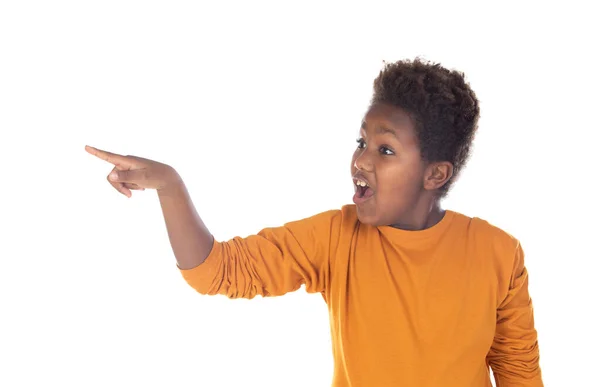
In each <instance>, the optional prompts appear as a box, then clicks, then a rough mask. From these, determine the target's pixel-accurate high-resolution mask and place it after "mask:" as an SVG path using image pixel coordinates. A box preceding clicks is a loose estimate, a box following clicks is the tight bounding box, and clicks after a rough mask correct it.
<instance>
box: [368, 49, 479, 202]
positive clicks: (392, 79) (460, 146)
mask: <svg viewBox="0 0 600 387" xmlns="http://www.w3.org/2000/svg"><path fill="white" fill-rule="evenodd" d="M375 103H384V104H389V105H393V106H396V107H399V108H401V109H403V110H404V111H406V112H407V113H408V114H409V115H410V116H411V117H412V119H413V123H414V125H415V129H416V132H417V136H418V138H419V145H420V150H421V156H422V158H423V160H425V161H428V162H436V161H449V162H451V163H452V165H453V167H454V174H453V176H452V178H451V179H450V180H448V182H446V184H444V186H443V187H441V188H440V190H439V191H440V192H439V193H440V196H441V197H443V196H445V195H446V194H447V193H448V191H449V189H450V187H451V186H452V184H453V182H454V181H455V180H456V178H457V177H458V175H459V173H460V171H461V170H462V168H463V166H464V165H465V163H466V162H467V159H468V157H469V152H470V148H471V144H472V142H473V138H474V135H475V132H476V130H477V122H478V120H479V101H478V100H477V97H476V96H475V93H474V92H473V90H471V87H470V86H469V84H468V83H467V82H466V81H465V76H464V73H461V72H458V71H455V70H448V69H446V68H444V67H442V66H441V65H440V64H439V63H432V62H428V61H424V60H421V59H420V58H417V59H414V60H401V61H398V62H394V63H385V64H384V67H383V69H382V70H381V72H380V73H379V76H378V77H377V78H376V79H375V81H374V82H373V98H372V99H371V104H375Z"/></svg>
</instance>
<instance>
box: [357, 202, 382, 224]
mask: <svg viewBox="0 0 600 387" xmlns="http://www.w3.org/2000/svg"><path fill="white" fill-rule="evenodd" d="M365 210H366V211H365ZM356 216H357V218H358V220H359V222H361V223H362V224H366V225H369V226H373V227H377V226H381V224H380V223H381V220H380V219H379V216H377V212H376V211H375V209H365V208H364V207H361V206H356Z"/></svg>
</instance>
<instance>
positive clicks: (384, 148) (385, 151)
mask: <svg viewBox="0 0 600 387" xmlns="http://www.w3.org/2000/svg"><path fill="white" fill-rule="evenodd" d="M379 152H381V153H382V154H384V155H386V156H392V155H394V151H393V150H391V149H390V148H388V147H387V146H382V147H380V148H379Z"/></svg>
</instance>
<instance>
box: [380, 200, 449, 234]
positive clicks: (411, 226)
mask: <svg viewBox="0 0 600 387" xmlns="http://www.w3.org/2000/svg"><path fill="white" fill-rule="evenodd" d="M423 199H424V200H420V201H418V202H417V203H415V205H414V206H413V207H412V210H410V211H407V212H406V213H405V214H404V215H403V216H402V218H401V219H399V220H398V222H396V223H394V224H392V225H391V226H392V227H395V228H399V229H402V230H409V231H419V230H425V229H427V228H430V227H433V226H435V225H436V224H437V223H438V222H439V221H440V220H442V218H443V217H444V213H445V211H444V210H442V208H441V206H440V200H439V199H438V198H423Z"/></svg>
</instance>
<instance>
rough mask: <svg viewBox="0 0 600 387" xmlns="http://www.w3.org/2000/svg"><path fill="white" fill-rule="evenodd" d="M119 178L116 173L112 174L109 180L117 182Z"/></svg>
mask: <svg viewBox="0 0 600 387" xmlns="http://www.w3.org/2000/svg"><path fill="white" fill-rule="evenodd" d="M118 177H119V176H117V173H116V172H111V174H110V175H109V176H108V178H109V179H111V180H117V178H118Z"/></svg>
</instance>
